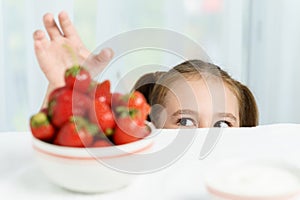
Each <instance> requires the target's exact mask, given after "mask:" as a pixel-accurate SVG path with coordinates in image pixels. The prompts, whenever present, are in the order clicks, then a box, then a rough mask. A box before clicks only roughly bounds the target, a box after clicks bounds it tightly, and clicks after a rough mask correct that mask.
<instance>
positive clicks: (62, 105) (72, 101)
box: [48, 87, 91, 127]
mask: <svg viewBox="0 0 300 200" xmlns="http://www.w3.org/2000/svg"><path fill="white" fill-rule="evenodd" d="M90 104H91V99H90V98H89V97H88V96H87V95H84V94H82V93H78V92H76V91H72V90H70V89H68V88H66V87H65V88H63V89H61V90H60V91H59V92H58V93H57V94H56V95H54V96H53V99H52V100H51V101H50V102H49V105H48V114H49V116H50V117H51V122H52V123H53V125H55V126H56V127H61V126H62V125H63V124H64V123H65V122H66V121H68V120H69V118H70V117H71V116H72V115H76V116H85V115H87V114H88V112H89V108H90Z"/></svg>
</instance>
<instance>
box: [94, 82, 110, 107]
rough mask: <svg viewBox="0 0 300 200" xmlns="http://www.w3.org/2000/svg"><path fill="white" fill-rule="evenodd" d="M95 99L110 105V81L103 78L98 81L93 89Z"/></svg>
mask: <svg viewBox="0 0 300 200" xmlns="http://www.w3.org/2000/svg"><path fill="white" fill-rule="evenodd" d="M95 99H97V100H98V101H100V102H105V103H106V104H108V105H111V92H110V81H109V80H105V81H103V82H102V83H98V84H97V87H96V91H95Z"/></svg>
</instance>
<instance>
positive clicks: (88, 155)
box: [32, 137, 154, 160]
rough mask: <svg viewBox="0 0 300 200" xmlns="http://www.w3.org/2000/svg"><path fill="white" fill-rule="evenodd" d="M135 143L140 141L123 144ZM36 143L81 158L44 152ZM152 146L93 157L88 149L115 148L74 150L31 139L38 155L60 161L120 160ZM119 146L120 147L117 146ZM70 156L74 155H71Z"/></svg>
mask: <svg viewBox="0 0 300 200" xmlns="http://www.w3.org/2000/svg"><path fill="white" fill-rule="evenodd" d="M137 142H140V141H136V142H131V143H128V144H124V145H129V144H131V145H132V144H136V143H137ZM37 143H41V144H42V145H47V146H48V145H49V146H52V147H53V148H60V150H61V151H63V150H70V151H74V152H78V153H80V154H81V155H82V156H72V155H68V154H67V155H66V154H65V155H63V154H59V153H54V152H51V151H49V150H45V149H42V148H41V147H39V146H40V145H37ZM153 145H154V142H153V141H151V142H149V143H148V144H146V146H142V147H140V148H137V149H136V150H133V151H130V152H124V153H121V154H117V155H108V156H94V155H92V154H91V152H90V151H89V150H90V149H97V150H100V149H102V150H104V149H106V150H108V151H109V150H110V149H112V148H115V146H110V147H81V148H76V147H65V146H58V145H54V144H49V143H46V142H44V141H41V140H39V139H36V138H34V137H33V144H32V146H33V149H34V150H35V151H37V152H39V153H42V154H45V155H48V156H51V157H56V158H62V159H68V160H97V159H113V158H120V157H125V156H130V155H133V154H137V153H142V152H144V151H147V150H148V149H150V148H151V147H152V146H153ZM117 146H120V145H117ZM70 154H74V153H71V152H70Z"/></svg>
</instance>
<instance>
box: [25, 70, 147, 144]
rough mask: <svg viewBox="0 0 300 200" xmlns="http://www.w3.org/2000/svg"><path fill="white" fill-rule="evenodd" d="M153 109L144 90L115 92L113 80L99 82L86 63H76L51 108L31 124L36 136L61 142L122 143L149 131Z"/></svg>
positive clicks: (51, 100) (53, 96) (53, 95)
mask: <svg viewBox="0 0 300 200" xmlns="http://www.w3.org/2000/svg"><path fill="white" fill-rule="evenodd" d="M149 112H150V106H149V104H148V103H147V101H146V99H145V97H144V96H143V95H142V94H141V93H140V92H138V91H134V92H132V93H130V94H120V93H111V91H110V82H109V80H106V81H104V82H102V83H97V82H95V81H93V80H92V78H91V76H90V74H89V72H88V71H87V70H86V69H85V68H84V67H82V66H73V67H72V68H70V69H68V70H67V71H66V72H65V86H63V87H60V88H57V89H55V90H54V91H53V92H52V93H51V94H50V95H49V99H48V106H47V108H44V109H42V110H41V111H40V112H39V113H37V114H35V115H33V116H32V117H31V118H30V128H31V132H32V134H33V136H34V137H36V138H38V139H40V140H43V141H45V142H49V143H53V144H56V145H61V146H70V147H103V146H111V145H120V144H126V143H130V142H134V141H137V140H139V139H142V138H144V137H146V136H148V135H149V133H150V130H149V128H148V126H147V125H145V120H146V119H147V116H148V114H149Z"/></svg>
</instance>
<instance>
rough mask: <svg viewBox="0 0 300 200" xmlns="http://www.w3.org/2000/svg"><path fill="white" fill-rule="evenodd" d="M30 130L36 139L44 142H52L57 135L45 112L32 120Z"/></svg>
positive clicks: (36, 115) (34, 116)
mask: <svg viewBox="0 0 300 200" xmlns="http://www.w3.org/2000/svg"><path fill="white" fill-rule="evenodd" d="M30 129H31V132H32V135H33V136H34V137H36V138H38V139H40V140H43V141H51V140H52V139H53V137H54V135H55V129H54V127H53V126H52V125H51V124H50V121H49V119H48V116H47V115H46V113H45V112H39V113H37V114H35V115H33V116H32V117H31V118H30Z"/></svg>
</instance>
